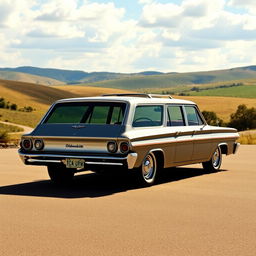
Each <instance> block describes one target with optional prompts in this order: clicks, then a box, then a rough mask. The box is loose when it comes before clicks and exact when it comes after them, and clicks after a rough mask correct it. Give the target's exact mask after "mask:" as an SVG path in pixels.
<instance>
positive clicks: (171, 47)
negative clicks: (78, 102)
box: [0, 0, 256, 72]
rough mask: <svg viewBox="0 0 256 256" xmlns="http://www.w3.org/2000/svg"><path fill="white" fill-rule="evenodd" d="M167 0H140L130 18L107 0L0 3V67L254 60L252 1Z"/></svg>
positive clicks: (181, 66)
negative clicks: (236, 10)
mask: <svg viewBox="0 0 256 256" xmlns="http://www.w3.org/2000/svg"><path fill="white" fill-rule="evenodd" d="M170 2H171V1H170ZM170 2H169V3H165V4H164V3H161V0H140V1H139V4H141V10H142V12H141V15H140V17H138V18H137V20H136V19H135V18H133V19H131V18H127V17H128V16H127V10H125V8H124V7H123V8H120V7H117V6H116V5H115V4H114V3H112V2H110V1H109V2H107V3H101V2H100V1H97V0H90V1H78V0H55V1H52V0H44V1H41V0H40V1H39V0H0V40H1V42H2V44H1V45H0V61H1V63H2V64H1V65H5V66H8V65H9V66H13V65H15V66H17V65H20V64H22V65H28V64H29V65H34V66H45V67H57V68H66V69H80V70H81V69H83V70H85V71H95V70H96V71H102V70H105V71H116V72H135V71H141V70H148V69H151V70H152V69H155V70H160V71H186V70H187V71H188V70H189V71H193V70H198V69H202V70H203V69H213V68H223V67H224V66H226V67H230V66H233V65H235V66H239V63H241V64H244V63H246V62H248V63H251V62H253V60H255V56H254V54H253V53H254V49H255V45H254V40H255V39H256V22H255V20H256V15H255V14H253V10H254V8H255V6H256V4H255V3H254V0H253V1H249V0H245V1H243V2H242V1H238V0H226V1H225V0H214V1H213V0H183V1H180V3H179V4H174V3H170ZM176 2H177V1H176ZM241 3H242V4H241ZM240 5H241V6H242V5H243V6H242V7H243V12H240V14H238V13H234V12H232V8H229V7H231V6H232V7H235V8H240V7H239V6H240ZM244 8H247V9H244ZM8 58H9V60H8ZM8 63H9V64H8Z"/></svg>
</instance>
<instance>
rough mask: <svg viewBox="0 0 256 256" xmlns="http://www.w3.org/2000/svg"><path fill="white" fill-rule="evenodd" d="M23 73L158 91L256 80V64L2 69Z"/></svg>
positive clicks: (74, 81) (95, 84)
mask: <svg viewBox="0 0 256 256" xmlns="http://www.w3.org/2000/svg"><path fill="white" fill-rule="evenodd" d="M1 70H2V71H5V72H9V73H12V72H22V73H24V74H30V75H37V76H42V77H49V78H51V79H56V80H58V81H62V82H65V83H69V84H76V83H77V84H81V85H86V86H93V87H106V88H119V89H128V90H144V91H145V90H149V91H151V90H155V89H156V88H158V89H164V88H175V87H180V86H188V85H194V84H206V83H216V82H225V81H233V80H244V79H256V66H247V67H238V68H231V69H225V70H215V71H204V72H187V73H186V72H185V73H175V72H170V73H161V72H157V71H146V72H140V73H132V74H123V73H111V72H91V73H88V72H84V71H76V70H61V69H49V68H36V67H18V68H2V69H0V71H1Z"/></svg>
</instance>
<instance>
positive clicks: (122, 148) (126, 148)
mask: <svg viewBox="0 0 256 256" xmlns="http://www.w3.org/2000/svg"><path fill="white" fill-rule="evenodd" d="M120 151H121V152H122V153H127V152H128V151H129V144H128V143H127V142H122V143H121V144H120Z"/></svg>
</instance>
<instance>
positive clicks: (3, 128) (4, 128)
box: [0, 123, 24, 133]
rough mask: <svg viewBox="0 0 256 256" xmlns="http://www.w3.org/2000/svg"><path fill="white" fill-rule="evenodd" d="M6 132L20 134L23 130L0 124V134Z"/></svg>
mask: <svg viewBox="0 0 256 256" xmlns="http://www.w3.org/2000/svg"><path fill="white" fill-rule="evenodd" d="M3 131H6V132H8V133H10V132H22V131H24V129H22V128H20V127H18V126H15V125H7V124H2V123H0V132H3Z"/></svg>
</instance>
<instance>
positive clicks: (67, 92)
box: [0, 80, 123, 127]
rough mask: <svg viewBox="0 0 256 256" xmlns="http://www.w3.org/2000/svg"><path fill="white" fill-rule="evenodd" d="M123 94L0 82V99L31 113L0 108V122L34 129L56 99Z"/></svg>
mask: <svg viewBox="0 0 256 256" xmlns="http://www.w3.org/2000/svg"><path fill="white" fill-rule="evenodd" d="M114 92H123V91H122V90H113V89H105V88H89V87H87V88H86V87H79V86H58V87H48V86H43V85H39V84H32V83H23V82H17V81H8V80H0V98H4V99H5V101H6V102H7V101H9V103H10V104H13V103H15V104H17V105H18V109H19V108H24V107H28V106H30V107H32V108H33V109H35V110H34V111H32V112H22V111H14V110H9V109H3V108H0V120H2V121H9V122H14V123H17V124H23V125H27V126H31V127H34V126H35V125H36V124H37V123H38V122H39V120H40V119H41V118H42V116H43V115H44V114H45V112H46V111H47V109H48V108H49V106H50V105H51V104H52V103H53V102H54V101H56V100H58V99H63V98H72V97H81V96H82V97H84V96H95V95H100V94H104V93H114Z"/></svg>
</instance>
